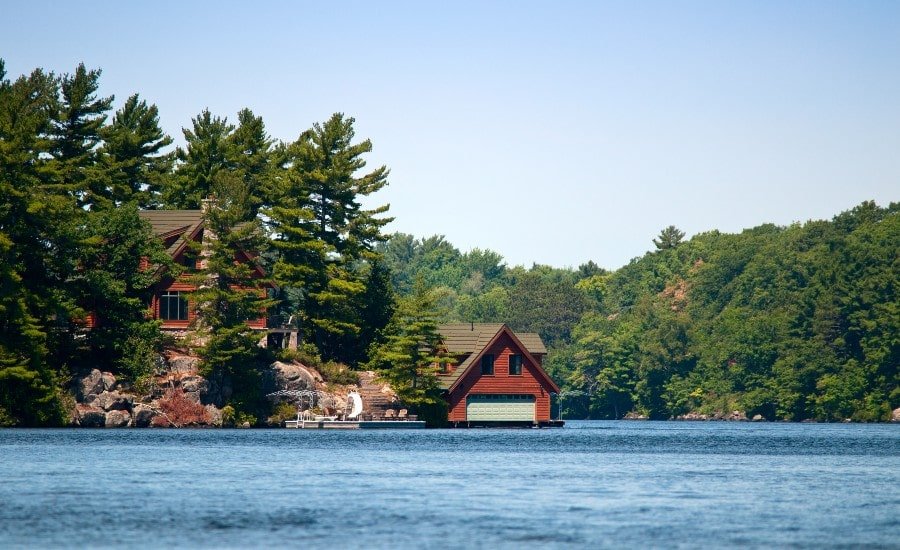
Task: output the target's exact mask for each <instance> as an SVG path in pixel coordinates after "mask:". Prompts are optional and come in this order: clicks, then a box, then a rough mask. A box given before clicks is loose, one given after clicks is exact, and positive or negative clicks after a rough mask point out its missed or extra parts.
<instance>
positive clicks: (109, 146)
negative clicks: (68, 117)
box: [100, 94, 173, 209]
mask: <svg viewBox="0 0 900 550" xmlns="http://www.w3.org/2000/svg"><path fill="white" fill-rule="evenodd" d="M101 134H102V136H103V139H104V144H103V147H102V148H101V151H100V152H101V155H102V158H103V160H104V164H105V168H106V170H107V171H108V172H109V180H110V181H109V182H110V187H109V189H108V190H107V194H106V195H105V197H106V198H107V199H109V201H111V202H112V203H113V204H116V205H120V204H123V203H126V202H129V201H136V202H137V204H138V206H139V207H140V208H144V209H146V208H157V207H158V206H159V202H160V197H159V195H160V192H161V190H162V187H163V184H164V180H165V178H166V177H168V176H169V173H170V171H171V169H172V162H173V155H172V154H171V153H163V152H162V150H163V149H164V148H165V147H167V146H168V145H170V144H171V143H172V138H171V137H169V136H168V135H166V134H165V133H164V132H163V131H162V129H161V128H160V127H159V113H158V111H157V108H156V105H147V102H146V101H143V100H141V99H139V97H138V95H137V94H134V95H132V96H131V97H129V98H128V101H126V102H125V105H123V106H122V108H121V109H119V110H118V111H117V112H116V114H115V116H113V121H112V124H110V125H109V126H106V127H104V128H103V129H102V131H101Z"/></svg>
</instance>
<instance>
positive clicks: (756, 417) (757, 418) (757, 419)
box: [753, 414, 766, 422]
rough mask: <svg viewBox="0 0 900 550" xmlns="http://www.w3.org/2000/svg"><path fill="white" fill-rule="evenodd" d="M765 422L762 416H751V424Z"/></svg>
mask: <svg viewBox="0 0 900 550" xmlns="http://www.w3.org/2000/svg"><path fill="white" fill-rule="evenodd" d="M765 420H766V419H765V418H763V415H761V414H754V415H753V422H764V421H765Z"/></svg>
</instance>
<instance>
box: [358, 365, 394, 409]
mask: <svg viewBox="0 0 900 550" xmlns="http://www.w3.org/2000/svg"><path fill="white" fill-rule="evenodd" d="M383 387H384V384H383V383H379V382H378V381H377V380H376V379H375V373H373V372H371V371H366V372H361V373H359V395H360V397H362V402H363V415H372V418H384V413H385V411H386V410H388V409H398V408H399V407H400V402H399V401H398V400H397V396H396V395H394V394H393V393H385V392H383V391H382V388H383Z"/></svg>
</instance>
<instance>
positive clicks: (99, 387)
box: [77, 369, 103, 399]
mask: <svg viewBox="0 0 900 550" xmlns="http://www.w3.org/2000/svg"><path fill="white" fill-rule="evenodd" d="M77 389H78V396H79V397H80V398H81V399H84V397H85V396H86V395H90V394H99V393H100V392H102V391H103V373H101V372H100V371H99V370H97V369H94V370H92V371H91V372H90V373H89V374H87V375H86V376H84V377H83V378H82V379H81V380H79V381H78V388H77Z"/></svg>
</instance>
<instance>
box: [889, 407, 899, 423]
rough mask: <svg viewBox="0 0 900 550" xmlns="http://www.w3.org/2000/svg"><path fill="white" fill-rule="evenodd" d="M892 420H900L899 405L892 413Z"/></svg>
mask: <svg viewBox="0 0 900 550" xmlns="http://www.w3.org/2000/svg"><path fill="white" fill-rule="evenodd" d="M891 422H900V407H897V408H896V409H894V412H892V413H891Z"/></svg>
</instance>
